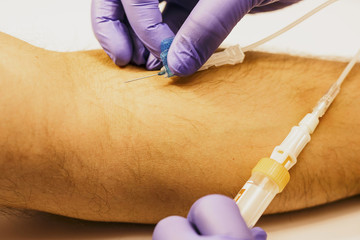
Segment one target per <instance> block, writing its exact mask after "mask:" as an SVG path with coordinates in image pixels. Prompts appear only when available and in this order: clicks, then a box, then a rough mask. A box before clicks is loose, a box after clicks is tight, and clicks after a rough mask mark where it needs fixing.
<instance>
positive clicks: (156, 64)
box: [146, 53, 162, 70]
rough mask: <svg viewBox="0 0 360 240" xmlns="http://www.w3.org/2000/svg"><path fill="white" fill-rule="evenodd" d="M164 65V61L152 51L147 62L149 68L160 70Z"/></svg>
mask: <svg viewBox="0 0 360 240" xmlns="http://www.w3.org/2000/svg"><path fill="white" fill-rule="evenodd" d="M161 67H162V62H161V61H160V60H159V59H157V58H156V57H155V56H154V55H152V54H151V53H150V55H149V58H148V60H147V62H146V69H147V70H159V69H160V68H161Z"/></svg>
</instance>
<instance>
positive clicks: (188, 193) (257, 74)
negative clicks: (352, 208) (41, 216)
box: [0, 34, 360, 223]
mask: <svg viewBox="0 0 360 240" xmlns="http://www.w3.org/2000/svg"><path fill="white" fill-rule="evenodd" d="M0 54H1V57H0V116H2V117H1V118H2V123H1V125H0V132H1V134H0V172H1V176H0V204H2V205H7V206H12V207H18V208H29V209H36V210H41V211H47V212H52V213H56V214H62V215H66V216H71V217H77V218H82V219H89V220H102V221H130V222H145V223H149V222H156V221H158V220H159V219H161V218H163V217H165V216H167V215H170V214H182V215H184V214H186V212H187V210H188V208H189V206H190V205H191V204H192V203H193V201H195V200H196V199H197V198H199V197H201V196H203V195H206V194H209V193H222V194H226V195H229V196H234V195H235V194H236V193H237V191H238V190H239V189H240V188H241V187H242V185H243V184H244V182H245V181H246V180H247V178H248V177H249V175H250V171H251V168H252V167H253V166H254V165H255V164H256V162H257V161H258V160H259V159H260V158H261V157H266V156H269V154H270V153H271V151H272V149H273V148H274V147H275V146H276V145H278V144H279V143H281V141H282V140H283V139H284V137H285V136H286V135H287V134H288V132H289V130H290V128H291V127H292V126H293V125H295V124H297V123H298V121H299V120H300V119H301V117H302V116H304V115H305V114H306V113H307V112H309V111H310V110H311V107H312V106H313V105H314V104H315V103H316V101H317V100H318V99H319V98H320V97H321V95H322V94H323V93H324V92H325V91H326V90H327V89H328V87H329V86H330V85H331V83H332V82H333V81H335V79H336V78H337V77H338V75H339V74H340V73H341V71H342V69H343V68H344V67H345V64H344V63H338V62H329V61H321V60H314V59H303V58H296V57H290V56H285V55H271V54H264V53H249V54H248V56H247V60H246V61H245V63H244V64H242V65H238V66H234V67H222V68H218V69H213V70H209V71H206V72H202V73H198V74H195V75H194V76H192V77H189V78H184V79H178V80H177V81H173V80H171V79H162V78H153V79H148V80H144V81H142V82H137V83H132V84H123V81H125V80H128V79H131V78H134V77H138V76H143V75H146V74H148V72H145V71H142V70H140V69H138V68H135V67H126V68H122V69H120V68H118V67H116V66H114V65H113V64H112V62H111V61H110V60H109V59H108V58H107V56H106V55H105V54H104V53H103V52H102V51H90V52H79V53H53V52H48V51H44V50H41V49H38V48H34V47H32V46H30V45H28V44H26V43H23V42H21V41H19V40H16V39H14V38H11V37H9V36H7V35H4V34H3V35H0ZM359 76H360V71H359V70H358V68H357V69H356V70H354V71H353V72H352V73H351V75H350V77H349V78H348V79H347V80H346V83H345V84H344V87H343V90H342V92H341V94H340V95H339V97H338V99H337V100H336V102H334V104H333V106H332V107H331V109H330V110H329V112H328V114H327V115H326V116H325V117H324V118H323V119H322V120H321V123H320V126H319V128H318V130H317V131H316V132H315V134H314V135H313V139H312V142H311V143H310V144H309V145H308V146H307V147H306V149H305V150H304V151H303V153H302V154H301V155H300V157H299V159H298V164H297V165H296V166H295V167H294V168H293V169H292V170H291V172H290V174H291V177H292V179H291V181H290V183H289V185H288V186H287V188H286V189H285V190H284V192H283V193H282V194H280V195H279V196H278V197H277V198H276V199H275V200H274V202H273V203H272V205H271V206H270V208H269V211H268V212H269V213H270V212H281V211H289V210H295V209H300V208H305V207H309V206H314V205H318V204H323V203H326V202H330V201H334V200H337V199H340V198H345V197H348V196H352V195H355V194H358V193H359V192H360V186H359V182H360V181H359V180H360V179H359V176H360V174H359V173H360V164H359V157H358V156H359V153H360V147H359V144H358V143H359V142H360V126H359V123H360V111H359V110H360V109H359V105H358V102H359V101H360V91H356V89H360V81H358V79H359Z"/></svg>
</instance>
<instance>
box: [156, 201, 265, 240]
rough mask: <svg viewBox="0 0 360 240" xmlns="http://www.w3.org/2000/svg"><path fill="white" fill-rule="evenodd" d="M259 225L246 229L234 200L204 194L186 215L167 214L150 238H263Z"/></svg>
mask: <svg viewBox="0 0 360 240" xmlns="http://www.w3.org/2000/svg"><path fill="white" fill-rule="evenodd" d="M266 236H267V235H266V233H265V231H264V230H262V229H261V228H258V227H256V228H253V229H249V228H248V227H247V226H246V224H245V222H244V220H243V218H242V217H241V215H240V211H239V208H238V207H237V205H236V203H235V202H234V200H232V199H231V198H228V197H225V196H223V195H208V196H205V197H203V198H200V199H199V200H197V201H196V202H195V203H194V205H193V206H192V207H191V209H190V212H189V214H188V217H187V219H186V218H183V217H179V216H171V217H167V218H164V219H163V220H161V221H160V222H159V223H158V224H157V225H156V227H155V230H154V234H153V240H201V239H203V240H206V239H209V240H265V239H266Z"/></svg>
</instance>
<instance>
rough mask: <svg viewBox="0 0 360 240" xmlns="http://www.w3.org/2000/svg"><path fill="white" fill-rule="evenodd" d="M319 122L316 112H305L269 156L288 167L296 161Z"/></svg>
mask: <svg viewBox="0 0 360 240" xmlns="http://www.w3.org/2000/svg"><path fill="white" fill-rule="evenodd" d="M318 124H319V117H318V116H317V114H314V113H309V114H307V115H306V116H305V117H304V118H303V119H302V120H301V121H300V123H299V126H295V127H293V128H292V129H291V131H290V133H289V135H288V136H287V137H286V138H285V140H284V141H283V142H282V143H281V144H280V145H279V146H276V147H275V149H274V151H273V152H272V154H271V156H270V158H271V159H274V160H276V161H277V162H279V163H280V164H284V166H285V168H286V169H288V170H289V169H290V168H291V167H293V166H294V165H295V164H296V162H297V157H298V156H299V154H300V153H301V151H302V150H303V149H304V147H305V146H306V144H307V143H308V142H310V140H311V137H310V134H312V133H313V132H314V130H315V128H316V127H317V125H318Z"/></svg>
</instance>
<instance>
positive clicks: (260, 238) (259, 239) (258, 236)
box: [251, 227, 267, 240]
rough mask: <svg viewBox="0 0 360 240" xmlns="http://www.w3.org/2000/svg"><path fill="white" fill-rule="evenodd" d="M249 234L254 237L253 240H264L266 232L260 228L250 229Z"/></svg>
mask: <svg viewBox="0 0 360 240" xmlns="http://www.w3.org/2000/svg"><path fill="white" fill-rule="evenodd" d="M251 232H252V235H253V237H254V240H266V238H267V234H266V232H265V231H264V230H263V229H262V228H260V227H254V228H252V229H251Z"/></svg>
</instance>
